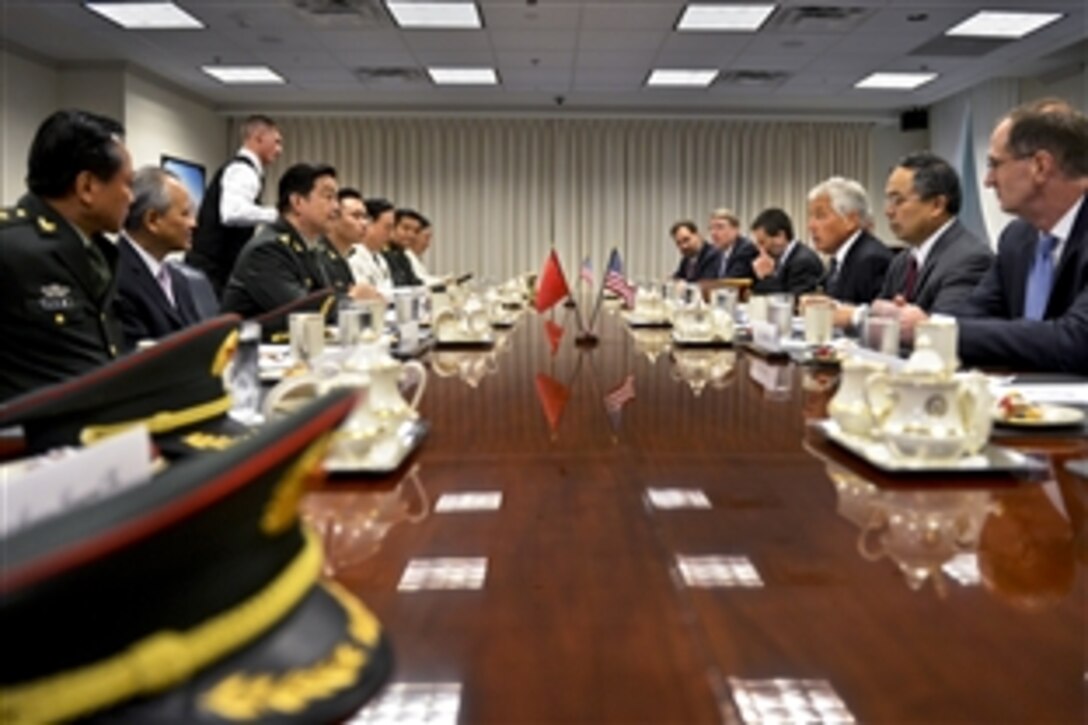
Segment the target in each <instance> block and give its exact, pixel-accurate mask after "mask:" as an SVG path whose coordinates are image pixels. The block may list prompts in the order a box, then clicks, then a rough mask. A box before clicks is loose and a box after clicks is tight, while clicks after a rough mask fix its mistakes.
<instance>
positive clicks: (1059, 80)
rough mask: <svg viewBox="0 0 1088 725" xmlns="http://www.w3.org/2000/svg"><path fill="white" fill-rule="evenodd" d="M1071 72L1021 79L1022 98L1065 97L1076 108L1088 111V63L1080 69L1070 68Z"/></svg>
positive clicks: (1026, 99)
mask: <svg viewBox="0 0 1088 725" xmlns="http://www.w3.org/2000/svg"><path fill="white" fill-rule="evenodd" d="M1069 71H1070V72H1068V73H1062V74H1056V75H1055V76H1053V77H1050V76H1048V77H1045V78H1025V79H1024V80H1022V81H1020V100H1021V101H1034V100H1038V99H1040V98H1047V97H1054V96H1057V97H1058V98H1064V99H1065V100H1067V101H1069V102H1070V103H1071V104H1073V106H1074V107H1075V108H1079V109H1080V110H1082V111H1085V112H1088V63H1085V64H1082V65H1081V67H1080V70H1079V71H1077V70H1076V69H1073V68H1070V69H1069Z"/></svg>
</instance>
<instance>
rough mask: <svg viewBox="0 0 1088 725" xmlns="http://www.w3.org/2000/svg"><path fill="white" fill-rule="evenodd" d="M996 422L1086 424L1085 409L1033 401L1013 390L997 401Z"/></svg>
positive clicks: (1024, 425) (1035, 425)
mask: <svg viewBox="0 0 1088 725" xmlns="http://www.w3.org/2000/svg"><path fill="white" fill-rule="evenodd" d="M994 423H996V424H997V425H1001V426H1008V427H1011V428H1074V427H1077V426H1080V425H1083V424H1084V411H1083V410H1079V409H1077V408H1070V407H1068V406H1064V405H1049V404H1046V403H1033V402H1031V401H1029V400H1028V399H1027V398H1025V397H1024V396H1023V395H1021V394H1020V393H1016V392H1013V393H1009V394H1007V395H1004V396H1002V398H1001V399H1000V400H998V401H997V405H996V406H995V408H994Z"/></svg>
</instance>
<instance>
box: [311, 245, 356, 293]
mask: <svg viewBox="0 0 1088 725" xmlns="http://www.w3.org/2000/svg"><path fill="white" fill-rule="evenodd" d="M317 246H318V248H319V251H318V256H319V257H320V259H321V264H322V265H323V266H324V267H325V277H326V279H328V280H329V286H330V287H332V288H333V289H334V290H336V294H337V295H339V296H340V297H345V296H347V294H348V292H350V291H351V288H352V287H354V286H355V275H353V274H352V273H351V266H350V265H349V264H348V260H346V259H344V255H342V254H340V250H338V249H337V248H336V247H334V246H333V245H332V242H330V241H329V240H328V239H326V238H325V237H321V241H320V242H318V245H317Z"/></svg>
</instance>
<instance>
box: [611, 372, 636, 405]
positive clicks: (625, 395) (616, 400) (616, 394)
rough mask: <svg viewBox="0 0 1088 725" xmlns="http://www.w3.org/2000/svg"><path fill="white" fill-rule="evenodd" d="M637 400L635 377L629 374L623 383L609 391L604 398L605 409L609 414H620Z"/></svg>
mask: <svg viewBox="0 0 1088 725" xmlns="http://www.w3.org/2000/svg"><path fill="white" fill-rule="evenodd" d="M634 399H635V376H634V375H633V374H628V375H627V377H626V378H624V379H623V382H622V383H620V384H619V385H617V386H616V387H614V388H612V389H611V390H609V391H608V392H607V393H606V394H605V396H604V407H605V408H607V409H608V412H609V413H618V412H619V411H621V410H623V406H625V405H627V404H628V403H629V402H631V401H632V400H634Z"/></svg>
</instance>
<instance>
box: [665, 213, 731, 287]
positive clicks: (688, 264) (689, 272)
mask: <svg viewBox="0 0 1088 725" xmlns="http://www.w3.org/2000/svg"><path fill="white" fill-rule="evenodd" d="M669 235H670V236H671V237H672V240H673V241H674V242H676V248H677V249H678V250H680V256H681V259H680V266H679V267H677V268H676V272H675V273H674V274H673V279H681V280H684V281H685V282H698V281H699V280H701V279H717V277H718V269H719V268H720V267H721V257H722V255H721V252H719V251H718V250H717V249H715V248H714V247H713V246H712V245H710V244H707V243H706V242H704V241H703V238H702V237H700V236H699V228H698V227H697V226H695V222H692V221H679V222H676V223H675V224H673V225H672V228H671V229H669Z"/></svg>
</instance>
